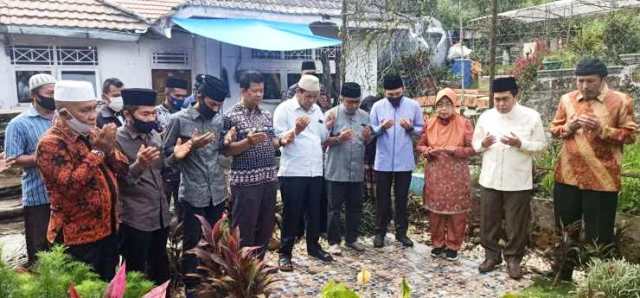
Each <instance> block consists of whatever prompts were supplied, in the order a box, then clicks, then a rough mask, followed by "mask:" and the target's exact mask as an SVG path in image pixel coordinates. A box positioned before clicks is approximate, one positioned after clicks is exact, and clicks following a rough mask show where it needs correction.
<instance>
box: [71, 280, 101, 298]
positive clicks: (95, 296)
mask: <svg viewBox="0 0 640 298" xmlns="http://www.w3.org/2000/svg"><path fill="white" fill-rule="evenodd" d="M75 288H76V291H77V292H78V294H79V295H80V297H82V298H102V297H103V296H104V291H105V289H106V288H107V283H106V282H104V281H102V280H85V281H83V282H82V283H81V284H79V285H77V286H75Z"/></svg>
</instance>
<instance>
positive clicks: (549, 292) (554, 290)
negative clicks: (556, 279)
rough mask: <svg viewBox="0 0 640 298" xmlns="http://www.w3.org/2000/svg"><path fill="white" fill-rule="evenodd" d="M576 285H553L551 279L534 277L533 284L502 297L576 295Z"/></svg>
mask: <svg viewBox="0 0 640 298" xmlns="http://www.w3.org/2000/svg"><path fill="white" fill-rule="evenodd" d="M575 290H576V286H575V285H574V284H572V283H560V284H558V285H556V286H553V283H552V281H551V280H548V279H545V278H542V277H539V278H535V279H534V282H533V285H531V286H529V287H528V288H526V289H524V290H522V291H520V292H517V293H507V294H505V295H504V296H502V297H503V298H564V297H576V294H575Z"/></svg>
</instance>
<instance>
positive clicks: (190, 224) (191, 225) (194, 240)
mask: <svg viewBox="0 0 640 298" xmlns="http://www.w3.org/2000/svg"><path fill="white" fill-rule="evenodd" d="M181 203H182V210H183V211H184V213H183V214H184V222H183V223H182V224H183V229H184V234H183V239H182V270H183V274H184V276H185V278H184V283H185V290H186V291H187V292H191V291H194V290H195V288H196V287H197V282H198V281H197V280H195V279H193V278H189V277H188V276H186V275H187V274H189V273H195V272H196V268H197V267H198V263H199V261H198V258H197V257H196V256H195V255H194V254H190V253H187V251H189V250H190V249H192V248H194V247H196V245H197V244H198V242H200V238H201V237H202V229H201V226H200V221H199V220H198V219H197V218H196V215H200V216H202V217H204V218H205V219H207V221H209V224H211V225H212V226H213V225H214V224H215V223H216V222H217V221H218V220H219V219H220V218H221V217H222V213H223V212H224V203H220V204H218V205H216V206H213V205H209V206H207V207H204V208H197V207H193V206H191V204H189V203H187V202H184V201H183V202H181Z"/></svg>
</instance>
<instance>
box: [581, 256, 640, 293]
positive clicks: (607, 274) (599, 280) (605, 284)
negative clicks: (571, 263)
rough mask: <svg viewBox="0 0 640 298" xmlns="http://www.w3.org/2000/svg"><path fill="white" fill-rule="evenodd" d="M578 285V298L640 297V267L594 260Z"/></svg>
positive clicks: (617, 261) (623, 262) (624, 262)
mask: <svg viewBox="0 0 640 298" xmlns="http://www.w3.org/2000/svg"><path fill="white" fill-rule="evenodd" d="M589 265H590V266H589V272H588V273H587V276H586V278H585V279H584V280H583V281H582V282H580V284H579V285H578V297H589V298H591V297H640V265H638V264H630V263H628V262H627V261H625V260H610V261H603V260H600V259H594V260H593V261H591V263H590V264H589Z"/></svg>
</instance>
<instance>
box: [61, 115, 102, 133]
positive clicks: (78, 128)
mask: <svg viewBox="0 0 640 298" xmlns="http://www.w3.org/2000/svg"><path fill="white" fill-rule="evenodd" d="M65 111H66V112H67V114H68V115H69V116H71V119H67V125H69V128H71V130H73V131H74V132H75V133H77V134H79V135H81V136H83V137H86V136H88V135H89V133H90V132H91V131H92V130H93V129H95V126H93V125H89V124H85V123H82V122H80V120H78V119H77V118H76V117H74V116H73V114H71V112H69V110H67V109H61V110H60V111H58V112H56V113H58V114H57V115H56V117H60V115H59V114H60V113H62V112H65Z"/></svg>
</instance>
